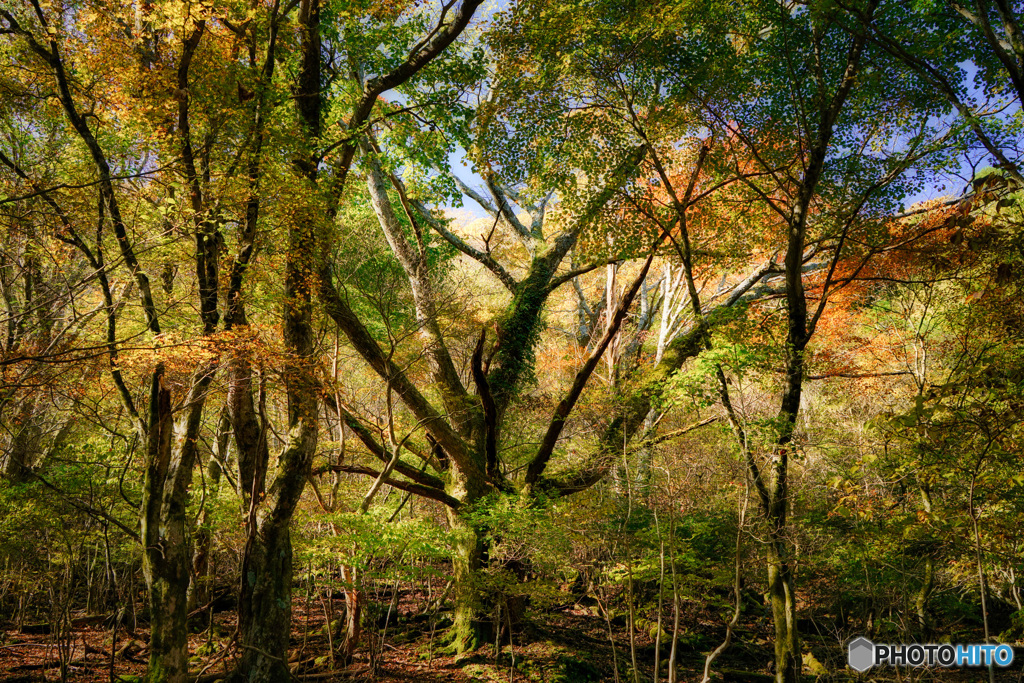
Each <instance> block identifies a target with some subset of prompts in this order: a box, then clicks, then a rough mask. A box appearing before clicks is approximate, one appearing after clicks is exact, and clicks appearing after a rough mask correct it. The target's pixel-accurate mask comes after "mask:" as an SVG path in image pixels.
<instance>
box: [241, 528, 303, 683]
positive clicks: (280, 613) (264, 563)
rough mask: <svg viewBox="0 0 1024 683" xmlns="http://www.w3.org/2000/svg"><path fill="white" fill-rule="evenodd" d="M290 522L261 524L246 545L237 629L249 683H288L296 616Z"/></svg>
mask: <svg viewBox="0 0 1024 683" xmlns="http://www.w3.org/2000/svg"><path fill="white" fill-rule="evenodd" d="M289 525H290V519H289V520H284V521H279V522H276V523H270V524H264V525H261V527H260V529H259V531H258V532H257V533H256V534H255V535H254V536H253V537H251V538H250V543H249V544H248V545H247V546H246V553H245V558H244V561H243V565H242V595H241V600H240V601H239V610H238V626H239V632H240V633H241V634H242V641H241V643H242V649H243V652H242V662H241V665H240V667H239V671H240V672H241V678H242V680H244V681H287V680H289V678H290V676H289V673H288V661H287V660H288V657H287V654H288V643H289V638H290V636H291V616H292V604H291V597H292V541H291V533H290V531H289Z"/></svg>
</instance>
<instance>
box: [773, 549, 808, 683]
mask: <svg viewBox="0 0 1024 683" xmlns="http://www.w3.org/2000/svg"><path fill="white" fill-rule="evenodd" d="M768 594H769V596H770V598H771V603H772V621H773V622H774V624H775V680H776V683H796V681H798V680H800V671H801V669H802V668H803V662H802V660H803V658H802V656H801V652H800V632H799V631H798V630H797V621H796V595H795V593H794V581H793V569H792V567H791V565H790V563H789V562H788V561H787V558H786V550H785V541H784V539H783V538H782V536H781V534H780V533H779V532H778V531H775V530H773V531H772V532H771V538H770V540H769V543H768Z"/></svg>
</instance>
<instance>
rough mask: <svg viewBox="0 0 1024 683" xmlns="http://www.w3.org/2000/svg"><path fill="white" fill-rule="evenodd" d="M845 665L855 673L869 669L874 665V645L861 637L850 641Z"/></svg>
mask: <svg viewBox="0 0 1024 683" xmlns="http://www.w3.org/2000/svg"><path fill="white" fill-rule="evenodd" d="M847 663H848V664H849V665H850V668H851V669H853V670H854V671H857V672H864V671H867V670H868V669H870V668H871V667H872V666H873V665H874V663H875V644H874V643H872V642H871V641H870V640H868V639H867V638H863V637H861V638H857V639H856V640H854V641H852V642H851V643H850V649H849V656H848V658H847Z"/></svg>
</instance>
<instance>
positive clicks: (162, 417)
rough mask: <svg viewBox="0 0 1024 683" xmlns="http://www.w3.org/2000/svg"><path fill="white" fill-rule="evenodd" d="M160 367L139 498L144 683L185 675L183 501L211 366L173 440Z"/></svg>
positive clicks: (171, 681)
mask: <svg viewBox="0 0 1024 683" xmlns="http://www.w3.org/2000/svg"><path fill="white" fill-rule="evenodd" d="M163 378H164V370H163V366H162V365H161V366H157V369H156V370H155V371H154V373H153V378H152V388H151V391H150V408H149V415H150V424H149V442H148V446H147V453H146V475H145V485H144V487H143V501H142V508H143V514H142V529H141V531H142V534H141V537H142V542H143V554H142V573H143V576H144V578H145V581H146V588H147V590H148V592H149V612H150V627H151V631H150V643H149V667H148V670H147V672H146V679H145V680H146V681H147V683H185V681H186V680H187V679H188V640H187V635H188V629H187V628H186V620H187V618H188V587H189V563H190V560H191V556H190V552H189V544H188V539H187V537H186V533H185V531H186V524H187V518H186V503H187V493H188V487H189V484H190V483H191V481H192V466H193V464H194V462H195V442H196V435H197V432H198V430H199V418H200V416H201V415H202V409H203V404H204V403H205V397H206V389H207V388H208V386H209V384H210V382H211V381H212V379H213V371H212V368H207V369H206V370H205V371H200V372H199V373H197V374H196V376H195V377H194V378H193V385H192V389H191V390H190V391H189V395H188V397H187V406H188V407H187V409H186V416H185V419H184V420H183V422H182V424H181V427H180V433H179V438H178V440H177V443H176V444H172V432H173V419H172V414H171V392H170V390H169V389H167V388H166V387H165V386H164V381H163Z"/></svg>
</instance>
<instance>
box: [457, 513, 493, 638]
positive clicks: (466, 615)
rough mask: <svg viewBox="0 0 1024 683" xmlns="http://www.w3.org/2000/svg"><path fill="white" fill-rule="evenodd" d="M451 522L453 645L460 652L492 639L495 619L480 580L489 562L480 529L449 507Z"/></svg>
mask: <svg viewBox="0 0 1024 683" xmlns="http://www.w3.org/2000/svg"><path fill="white" fill-rule="evenodd" d="M448 522H449V524H451V528H452V534H453V536H454V539H455V541H454V545H455V552H454V553H453V554H452V581H453V583H454V585H453V589H452V595H453V599H454V602H455V605H454V610H453V612H452V620H453V622H454V623H453V624H452V630H451V648H452V650H453V651H454V652H455V653H456V654H462V653H464V652H470V651H472V650H475V649H477V648H478V647H480V646H481V645H485V644H487V643H489V642H490V641H491V637H492V633H491V628H490V627H491V620H490V619H489V618H488V616H487V611H488V610H487V609H486V600H485V598H484V591H483V590H482V588H483V586H482V585H481V582H480V579H481V577H480V570H481V569H482V568H483V566H484V564H485V562H486V556H487V550H486V546H485V544H484V540H483V538H481V535H480V533H479V532H478V531H477V530H476V529H474V528H473V527H472V526H471V525H470V524H469V523H468V522H466V520H464V519H463V518H462V517H461V516H460V515H459V513H458V512H457V511H452V510H450V509H449V511H448Z"/></svg>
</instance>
